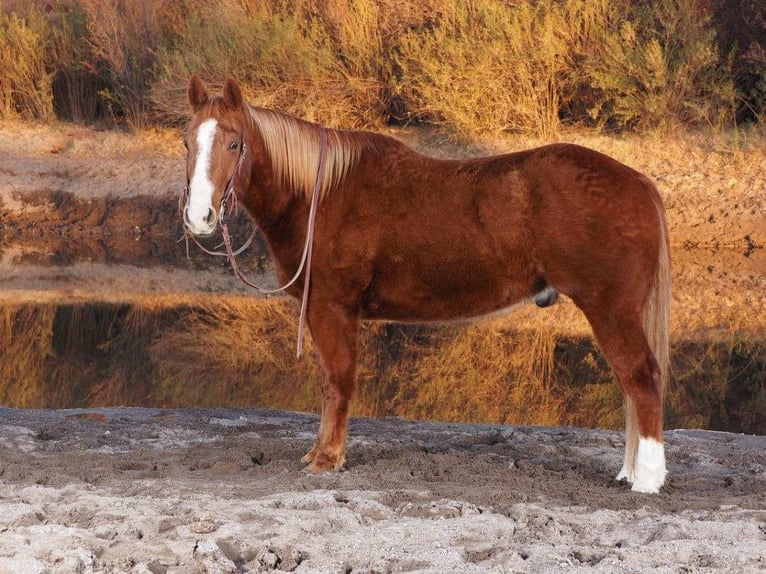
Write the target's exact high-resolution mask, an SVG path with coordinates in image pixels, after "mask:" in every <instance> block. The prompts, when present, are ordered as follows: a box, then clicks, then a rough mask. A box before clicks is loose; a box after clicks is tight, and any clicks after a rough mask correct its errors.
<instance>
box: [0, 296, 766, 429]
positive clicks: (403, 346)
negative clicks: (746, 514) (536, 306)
mask: <svg viewBox="0 0 766 574" xmlns="http://www.w3.org/2000/svg"><path fill="white" fill-rule="evenodd" d="M557 307H558V310H555V309H552V310H550V313H549V314H548V315H547V317H546V318H544V319H542V320H539V319H538V321H539V322H541V324H540V325H538V327H537V328H531V329H527V328H512V327H510V326H509V325H511V324H515V323H517V321H518V318H519V313H521V314H522V315H523V312H517V313H516V314H515V317H514V318H512V319H511V320H507V319H502V320H495V321H491V322H484V323H478V324H475V325H471V326H453V327H446V326H441V327H425V326H412V325H410V326H407V325H396V324H372V325H368V326H367V327H366V328H365V329H366V330H365V331H364V333H363V336H362V345H361V350H362V354H361V357H362V361H361V365H360V369H359V389H358V393H357V398H356V401H355V404H354V413H355V415H358V416H378V417H379V416H402V417H408V418H421V419H436V420H452V421H462V422H492V423H508V424H544V425H576V426H589V427H602V428H621V427H622V425H623V422H622V421H623V418H622V394H621V392H620V390H619V388H618V386H617V385H616V384H615V383H614V382H613V380H612V377H611V373H610V371H609V368H608V366H607V364H606V363H605V362H604V360H603V358H602V357H601V355H600V354H599V353H598V351H597V349H596V348H595V346H594V344H593V342H592V340H591V339H590V337H589V336H587V335H575V334H565V333H561V331H560V329H559V327H558V323H559V322H560V321H561V320H562V317H561V313H566V312H567V309H566V306H564V307H562V306H560V305H559V306H557ZM537 313H538V314H539V311H538V312H537ZM567 321H568V322H570V323H571V321H569V318H567ZM296 329H297V320H296V313H295V310H294V309H293V308H291V303H290V302H288V301H287V300H285V299H281V298H280V299H254V298H249V297H206V298H201V299H200V300H199V301H191V302H189V301H185V302H173V301H166V302H160V301H158V300H156V299H150V300H147V301H146V302H137V303H134V304H131V305H115V304H105V303H89V304H79V305H53V304H41V305H32V304H30V305H16V306H4V307H2V309H0V345H2V346H3V349H4V352H3V354H2V356H0V404H3V405H7V406H19V407H48V408H57V407H67V408H71V407H88V406H116V405H138V406H158V407H190V406H224V407H234V406H237V407H249V406H261V407H271V408H281V409H295V410H304V411H316V410H317V409H318V407H319V404H318V396H319V392H318V380H319V373H318V372H317V368H316V364H315V362H314V361H311V360H302V361H296V360H295V358H294V352H295V333H296ZM22 330H23V331H24V333H25V336H23V337H21V336H20V333H21V331H22ZM30 341H32V343H31V344H30ZM307 344H308V347H307V351H308V352H307V354H308V355H309V356H310V355H311V353H312V349H311V343H310V339H308V340H307ZM672 357H673V376H672V380H671V384H670V388H669V389H668V399H667V401H666V402H667V413H666V419H667V421H666V422H667V424H668V426H669V427H671V428H677V427H682V428H708V429H718V430H729V431H735V432H748V433H758V434H764V433H766V426H764V425H765V424H766V386H765V384H764V381H766V344H765V342H764V340H762V339H758V338H756V339H754V340H749V341H744V340H741V339H740V338H739V337H738V336H737V335H736V334H732V335H731V336H720V337H718V338H716V339H715V340H702V341H694V340H679V341H678V342H676V343H674V349H673V353H672Z"/></svg>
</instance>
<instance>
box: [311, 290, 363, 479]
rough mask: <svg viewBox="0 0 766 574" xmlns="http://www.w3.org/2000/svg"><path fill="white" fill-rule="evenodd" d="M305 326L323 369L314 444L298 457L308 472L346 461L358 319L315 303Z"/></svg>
mask: <svg viewBox="0 0 766 574" xmlns="http://www.w3.org/2000/svg"><path fill="white" fill-rule="evenodd" d="M309 326H310V329H311V336H312V339H313V341H314V345H315V346H316V347H317V350H318V351H319V357H320V359H321V364H322V370H323V371H324V372H323V380H322V418H321V421H320V423H319V433H318V435H317V439H316V442H315V444H314V447H313V448H312V449H311V450H310V451H309V452H308V453H307V454H306V456H304V457H303V459H302V460H303V462H304V463H308V464H309V466H308V470H310V471H312V472H324V471H328V470H339V469H340V468H341V467H342V466H343V464H344V462H345V461H346V434H347V429H348V417H349V403H350V402H351V398H352V396H353V393H354V377H355V371H356V356H357V334H358V330H359V322H358V320H357V318H356V317H354V316H352V315H351V314H349V313H347V312H346V311H345V310H343V309H342V308H340V307H337V306H334V305H327V306H322V305H320V304H315V305H312V306H311V307H310V309H309Z"/></svg>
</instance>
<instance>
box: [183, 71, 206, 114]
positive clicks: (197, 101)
mask: <svg viewBox="0 0 766 574" xmlns="http://www.w3.org/2000/svg"><path fill="white" fill-rule="evenodd" d="M187 92H188V94H189V103H190V104H191V107H192V110H193V111H195V112H196V111H197V110H199V109H200V108H201V107H202V106H204V105H205V104H206V103H207V91H206V90H205V84H203V83H202V80H200V79H199V76H197V74H192V77H191V78H189V87H188V89H187Z"/></svg>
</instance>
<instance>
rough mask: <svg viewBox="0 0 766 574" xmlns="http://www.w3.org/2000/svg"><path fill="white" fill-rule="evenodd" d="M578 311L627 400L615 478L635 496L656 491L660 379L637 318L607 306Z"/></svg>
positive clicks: (660, 473)
mask: <svg viewBox="0 0 766 574" xmlns="http://www.w3.org/2000/svg"><path fill="white" fill-rule="evenodd" d="M580 307H581V308H582V309H583V311H584V312H585V315H586V316H587V317H588V320H589V321H590V324H591V326H592V327H593V332H594V334H595V335H596V339H597V341H598V344H599V347H600V348H601V351H602V352H603V353H604V356H605V357H606V359H607V361H608V362H609V364H610V366H611V367H612V370H613V371H614V374H615V376H616V377H617V380H618V382H619V383H620V386H621V387H622V389H623V391H624V393H625V396H626V401H625V402H626V405H625V407H626V408H625V419H626V421H625V425H626V437H625V463H624V465H623V467H622V470H621V471H620V474H619V475H618V476H617V479H618V480H621V479H623V478H624V479H627V480H628V482H631V483H632V484H633V487H632V489H633V490H634V491H637V492H650V493H655V492H658V491H659V489H660V487H661V486H662V485H663V484H664V482H665V474H666V471H665V449H664V444H663V438H662V398H663V397H662V394H663V392H662V381H661V373H660V367H659V365H658V363H657V360H656V359H655V357H654V354H653V353H652V350H651V348H650V346H649V343H648V341H647V337H646V334H645V332H644V328H643V325H642V320H641V314H640V312H639V311H637V310H634V309H629V310H617V311H615V310H614V309H613V308H612V309H610V307H609V306H595V305H594V306H592V307H590V306H587V305H586V306H583V305H580Z"/></svg>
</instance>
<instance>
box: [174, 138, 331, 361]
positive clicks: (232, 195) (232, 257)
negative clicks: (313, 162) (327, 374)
mask: <svg viewBox="0 0 766 574" xmlns="http://www.w3.org/2000/svg"><path fill="white" fill-rule="evenodd" d="M319 136H320V137H319V163H318V165H317V175H316V180H315V181H314V190H313V193H312V195H311V207H310V209H309V219H308V225H307V229H306V241H305V243H304V245H303V254H302V255H301V260H300V263H299V264H298V269H297V270H296V272H295V275H293V277H292V278H291V279H290V280H289V281H288V282H287V283H285V284H284V285H282V286H281V287H277V288H276V289H266V288H265V287H261V286H260V285H258V284H256V283H253V282H252V281H250V280H249V279H248V278H247V277H245V275H244V274H243V273H242V270H241V269H240V268H239V264H238V263H237V260H236V256H237V255H239V254H240V253H242V252H243V251H244V250H245V249H246V248H247V247H248V246H249V245H250V244H251V243H252V241H253V238H254V237H255V234H256V232H257V231H258V228H257V227H256V228H255V229H254V230H253V232H252V233H251V234H250V237H249V238H248V239H247V241H246V242H245V244H244V245H243V246H242V247H240V248H239V249H238V250H236V251H234V249H233V247H232V241H231V234H230V233H229V226H228V225H227V223H226V220H227V219H228V216H229V215H230V214H231V213H233V212H236V209H237V194H236V191H235V188H234V182H235V180H236V179H237V178H238V177H239V175H240V172H241V170H242V165H243V163H244V161H245V155H246V153H247V145H246V144H245V142H244V139H243V141H242V151H241V153H240V155H239V160H238V161H237V165H236V167H235V168H234V172H233V173H232V174H231V178H229V183H228V184H227V186H226V191H225V193H224V194H223V198H222V199H221V206H220V214H221V215H220V217H219V224H220V226H221V234H222V235H223V245H224V246H225V248H226V251H225V252H219V251H210V250H208V249H206V248H205V247H204V246H202V245H200V243H199V242H198V241H197V239H196V238H195V237H194V236H193V235H192V236H191V238H192V240H193V241H194V242H195V243H196V244H197V245H198V246H199V247H200V248H201V249H202V250H203V251H204V252H205V253H208V254H210V255H216V256H225V257H226V258H227V259H228V261H229V265H231V268H232V270H233V271H234V274H235V275H236V276H237V277H238V278H239V279H240V280H241V281H242V282H243V283H244V284H245V285H247V286H249V287H252V288H253V289H255V290H256V291H258V292H260V293H263V294H265V295H273V294H274V293H280V292H282V291H284V290H286V289H287V288H288V287H290V286H292V285H293V284H294V283H295V282H296V281H297V280H298V278H299V277H300V275H301V273H302V272H303V271H304V269H305V271H306V277H305V279H304V281H303V298H302V300H301V313H300V319H299V321H298V343H297V349H296V351H297V357H298V358H299V359H300V358H301V354H302V353H303V331H304V328H305V326H306V311H307V309H308V300H309V284H310V281H311V255H312V251H313V246H314V228H315V226H316V213H317V205H318V203H319V190H320V187H321V185H322V179H323V175H324V164H325V156H326V155H327V132H326V130H325V129H324V128H323V127H321V126H320V131H319ZM188 193H189V188H188V186H187V187H186V189H185V190H184V195H183V196H182V198H181V201H183V200H184V198H185V197H186V196H188ZM229 202H231V203H230V204H229ZM188 235H189V233H188V232H187V236H188Z"/></svg>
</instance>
